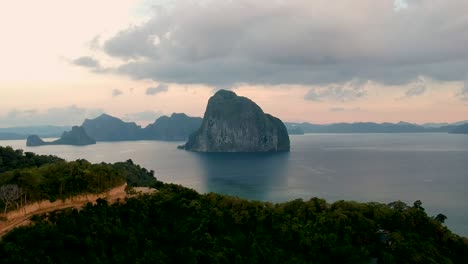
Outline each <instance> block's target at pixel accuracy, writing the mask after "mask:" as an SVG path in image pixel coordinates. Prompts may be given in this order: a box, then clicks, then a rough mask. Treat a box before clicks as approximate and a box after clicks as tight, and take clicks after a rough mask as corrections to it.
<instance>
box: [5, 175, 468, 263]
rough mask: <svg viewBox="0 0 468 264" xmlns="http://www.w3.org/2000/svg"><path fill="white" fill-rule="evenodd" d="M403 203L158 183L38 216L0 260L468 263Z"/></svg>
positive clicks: (444, 232)
mask: <svg viewBox="0 0 468 264" xmlns="http://www.w3.org/2000/svg"><path fill="white" fill-rule="evenodd" d="M397 205H399V206H397V207H395V208H394V206H392V205H385V204H379V203H367V204H363V203H357V202H346V201H338V202H335V203H333V204H328V203H327V202H326V201H324V200H322V199H318V198H312V199H310V200H309V201H303V200H300V199H299V200H294V201H290V202H287V203H281V204H271V203H264V202H257V201H247V200H243V199H240V198H236V197H230V196H224V195H219V194H215V193H209V194H205V195H200V194H198V193H197V192H195V191H193V190H191V189H187V188H184V187H181V186H178V185H173V184H162V185H161V186H160V189H159V192H157V193H155V194H153V195H151V196H149V195H146V196H140V197H136V198H131V199H128V200H127V202H126V203H124V204H113V205H110V204H108V203H107V202H106V201H104V200H98V202H97V204H96V205H94V206H93V205H91V204H89V205H87V206H86V207H85V208H83V209H82V210H80V211H78V210H75V209H69V210H64V211H60V212H54V213H50V214H48V215H43V216H41V217H37V218H36V219H35V221H36V222H35V224H34V225H33V226H29V227H21V228H18V229H15V230H14V231H12V232H10V233H9V234H7V235H6V236H5V237H4V238H3V240H2V241H1V242H0V255H1V256H2V258H1V259H0V262H1V263H32V262H36V263H42V262H51V263H86V262H88V263H369V261H370V259H371V258H378V259H379V263H468V245H467V244H466V241H465V242H464V241H463V240H462V239H461V238H460V237H458V236H456V235H454V234H452V233H451V232H450V231H449V230H448V229H447V228H446V227H444V226H442V225H441V224H440V222H438V221H436V220H434V219H432V218H430V217H428V216H427V215H426V213H425V212H424V210H423V209H422V204H421V203H418V208H414V207H409V206H407V205H404V204H403V203H401V202H398V203H397ZM379 229H385V232H384V233H385V240H382V239H381V238H382V237H381V234H379V233H378V232H377V230H379ZM36 241H41V243H36Z"/></svg>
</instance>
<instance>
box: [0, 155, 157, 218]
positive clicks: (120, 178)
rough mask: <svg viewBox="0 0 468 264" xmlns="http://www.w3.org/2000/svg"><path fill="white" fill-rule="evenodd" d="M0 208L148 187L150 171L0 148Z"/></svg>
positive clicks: (152, 180) (129, 164)
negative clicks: (133, 187)
mask: <svg viewBox="0 0 468 264" xmlns="http://www.w3.org/2000/svg"><path fill="white" fill-rule="evenodd" d="M0 161H1V162H0V206H1V209H2V212H3V213H5V212H6V211H7V210H12V209H18V208H20V207H21V206H23V205H26V204H28V203H32V202H36V201H41V200H50V201H52V202H53V201H55V200H57V199H66V198H69V197H72V196H76V195H80V194H87V193H88V194H98V193H102V192H105V191H107V190H109V189H111V188H113V187H116V186H119V185H122V184H125V183H126V182H127V183H128V184H129V186H151V185H153V184H155V183H157V181H156V178H155V177H154V172H153V171H147V170H146V169H145V168H141V167H140V166H138V165H135V164H133V161H131V160H128V161H126V162H119V163H115V164H107V163H100V164H91V163H89V162H88V161H86V160H76V161H71V162H66V161H65V160H63V159H60V158H58V157H54V156H40V155H35V154H33V153H30V152H26V153H23V151H21V150H13V149H12V148H10V147H6V148H4V147H0Z"/></svg>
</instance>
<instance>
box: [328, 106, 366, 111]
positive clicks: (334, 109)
mask: <svg viewBox="0 0 468 264" xmlns="http://www.w3.org/2000/svg"><path fill="white" fill-rule="evenodd" d="M328 110H329V111H330V112H355V111H361V108H360V107H353V108H344V107H331V108H329V109H328Z"/></svg>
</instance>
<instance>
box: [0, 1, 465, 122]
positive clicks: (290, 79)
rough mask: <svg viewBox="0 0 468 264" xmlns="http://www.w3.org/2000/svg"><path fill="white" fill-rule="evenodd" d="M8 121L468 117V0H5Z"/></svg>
mask: <svg viewBox="0 0 468 264" xmlns="http://www.w3.org/2000/svg"><path fill="white" fill-rule="evenodd" d="M0 34H1V44H0V127H7V126H18V125H37V124H55V125H58V124H64V125H72V124H79V123H81V122H82V121H83V119H84V118H86V117H88V118H92V117H96V116H97V115H99V114H100V113H103V112H106V113H108V114H111V115H114V116H117V117H120V118H123V119H125V120H128V121H135V122H137V123H139V124H142V125H144V124H147V123H149V122H153V121H154V120H155V118H156V117H158V116H160V115H163V114H166V115H168V114H171V113H172V112H185V113H187V114H188V115H192V116H202V115H203V113H204V110H205V106H206V102H207V100H208V98H209V97H210V96H211V95H212V94H213V93H214V92H215V91H216V90H217V89H232V90H233V91H235V92H236V93H237V94H239V95H242V96H247V97H249V98H251V99H252V100H254V101H255V102H256V103H257V104H259V105H260V106H261V107H262V108H263V110H264V111H265V112H268V113H271V114H273V115H275V116H277V117H279V118H281V119H282V120H283V121H300V122H302V121H306V122H311V123H333V122H356V121H372V122H398V121H407V122H414V123H425V122H455V121H460V120H467V119H468V45H467V43H468V1H466V0H406V1H405V0H397V1H392V0H379V1H375V0H341V1H329V0H235V1H230V0H154V1H150V0H140V1H137V0H118V1H115V0H99V1H96V0H81V1H64V0H42V1H30V0H15V1H7V0H0Z"/></svg>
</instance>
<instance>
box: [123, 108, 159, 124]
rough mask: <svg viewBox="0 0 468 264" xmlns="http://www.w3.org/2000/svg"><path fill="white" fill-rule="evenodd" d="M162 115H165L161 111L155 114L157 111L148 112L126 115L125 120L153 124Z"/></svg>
mask: <svg viewBox="0 0 468 264" xmlns="http://www.w3.org/2000/svg"><path fill="white" fill-rule="evenodd" d="M162 115H164V114H163V112H161V111H157V112H155V111H150V110H148V111H143V112H137V113H129V114H125V115H124V117H123V120H125V121H128V122H144V123H152V122H154V121H155V120H156V119H157V118H158V117H160V116H162Z"/></svg>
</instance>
